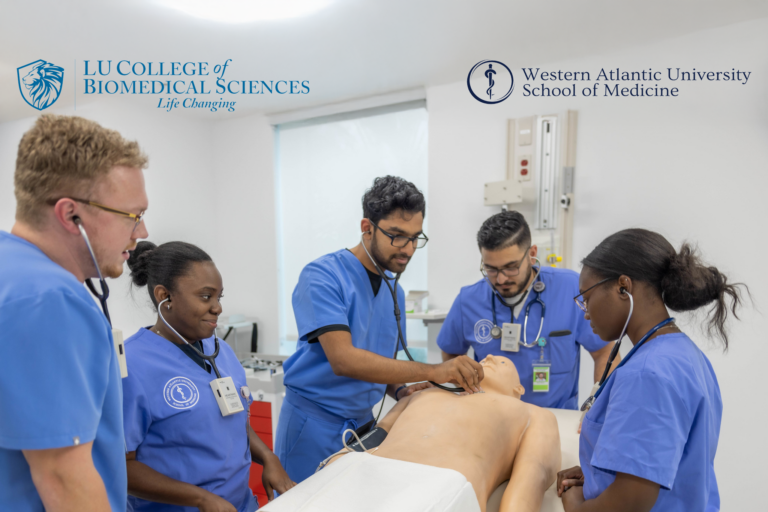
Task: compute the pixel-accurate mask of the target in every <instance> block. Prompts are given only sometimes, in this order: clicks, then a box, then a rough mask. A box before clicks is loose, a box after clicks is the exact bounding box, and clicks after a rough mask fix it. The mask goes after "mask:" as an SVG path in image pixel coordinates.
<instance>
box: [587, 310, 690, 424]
mask: <svg viewBox="0 0 768 512" xmlns="http://www.w3.org/2000/svg"><path fill="white" fill-rule="evenodd" d="M674 321H675V319H674V318H672V317H670V318H667V319H666V320H664V321H662V322H659V323H658V324H656V325H655V326H654V327H653V328H652V329H651V330H650V331H648V332H647V333H646V334H645V336H643V337H642V338H640V341H638V342H637V344H636V345H635V346H634V347H632V350H630V351H629V353H628V354H627V357H625V358H624V359H622V360H621V362H620V363H619V364H618V366H616V368H615V369H614V370H613V373H611V375H613V374H614V373H616V370H618V369H619V368H621V367H622V366H624V365H625V364H626V362H627V361H629V360H630V358H631V357H632V356H633V355H634V354H635V352H637V349H639V348H640V347H641V346H642V345H643V344H644V343H645V342H646V341H648V338H650V337H651V336H653V335H654V334H655V333H656V331H658V330H659V329H661V328H662V327H664V326H665V325H667V324H670V323H672V322H674ZM612 363H613V361H608V365H609V368H610V365H611V364H612ZM608 378H610V376H607V377H604V378H603V379H602V381H601V382H600V384H599V387H598V388H597V391H595V392H594V393H593V394H592V396H590V397H589V398H587V401H586V402H584V405H582V406H581V410H582V411H583V412H587V411H589V409H591V408H592V405H593V404H594V403H595V400H597V397H599V396H600V394H601V393H602V392H603V389H604V388H605V384H606V383H607V382H608Z"/></svg>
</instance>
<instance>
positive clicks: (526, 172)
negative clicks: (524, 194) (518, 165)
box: [520, 169, 528, 176]
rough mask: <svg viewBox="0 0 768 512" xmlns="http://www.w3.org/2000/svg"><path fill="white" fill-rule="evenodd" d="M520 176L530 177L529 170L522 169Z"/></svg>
mask: <svg viewBox="0 0 768 512" xmlns="http://www.w3.org/2000/svg"><path fill="white" fill-rule="evenodd" d="M520 174H521V175H522V176H528V169H520Z"/></svg>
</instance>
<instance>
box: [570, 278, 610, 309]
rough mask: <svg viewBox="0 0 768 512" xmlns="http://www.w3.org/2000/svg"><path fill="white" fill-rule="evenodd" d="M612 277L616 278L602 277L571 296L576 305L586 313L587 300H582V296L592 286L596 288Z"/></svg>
mask: <svg viewBox="0 0 768 512" xmlns="http://www.w3.org/2000/svg"><path fill="white" fill-rule="evenodd" d="M614 279H616V278H615V277H608V278H606V279H603V280H602V281H600V282H599V283H597V284H593V285H592V286H590V287H589V288H587V289H586V290H584V291H583V292H581V293H580V294H578V295H577V296H575V297H574V298H573V300H574V302H576V305H577V306H579V309H581V310H582V311H583V312H585V313H588V311H587V301H586V300H584V298H583V297H584V294H585V293H587V292H588V291H589V290H592V289H593V288H597V287H598V286H600V285H601V284H603V283H607V282H608V281H613V280H614ZM579 297H582V298H581V299H580V298H579Z"/></svg>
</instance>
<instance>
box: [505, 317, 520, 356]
mask: <svg viewBox="0 0 768 512" xmlns="http://www.w3.org/2000/svg"><path fill="white" fill-rule="evenodd" d="M520 330H521V329H520V324H510V323H505V324H502V326H501V350H503V351H504V352H520Z"/></svg>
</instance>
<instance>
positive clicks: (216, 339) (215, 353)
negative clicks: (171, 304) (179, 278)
mask: <svg viewBox="0 0 768 512" xmlns="http://www.w3.org/2000/svg"><path fill="white" fill-rule="evenodd" d="M169 300H171V298H170V297H169V298H167V299H165V300H162V301H160V304H158V305H157V314H158V315H160V320H162V321H163V323H164V324H165V326H166V327H168V328H169V329H170V330H171V331H173V333H174V334H175V335H176V336H178V337H179V339H180V340H181V341H183V342H184V344H185V345H187V346H188V347H189V348H191V349H192V350H194V351H195V353H196V354H197V355H198V356H200V357H201V358H203V360H205V361H207V362H208V363H210V364H211V366H212V367H213V371H214V372H215V373H216V378H218V379H220V378H221V373H219V368H218V367H217V366H216V356H218V355H219V337H218V336H216V330H215V329H214V330H213V338H214V347H215V348H214V350H213V354H211V355H209V356H207V355H205V353H203V352H200V351H199V350H198V349H197V347H196V346H194V345H192V344H191V343H190V342H188V341H187V340H186V339H184V336H182V335H181V334H179V333H178V331H176V329H174V328H173V327H172V326H171V324H169V323H168V322H167V321H166V320H165V317H164V316H163V312H162V310H163V308H162V305H163V303H165V302H168V301H169Z"/></svg>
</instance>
